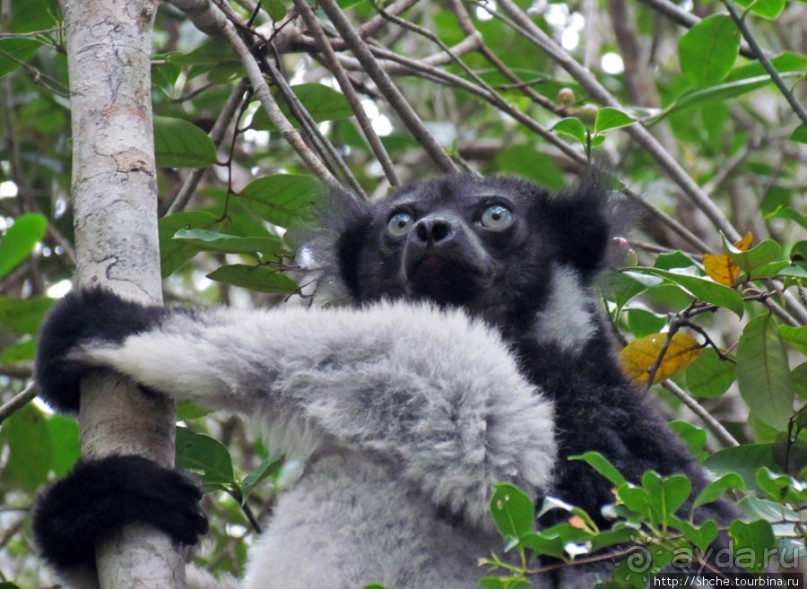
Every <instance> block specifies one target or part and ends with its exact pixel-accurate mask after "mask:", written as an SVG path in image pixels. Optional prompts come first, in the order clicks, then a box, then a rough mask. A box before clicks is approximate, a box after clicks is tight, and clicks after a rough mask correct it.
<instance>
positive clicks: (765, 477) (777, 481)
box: [757, 468, 801, 503]
mask: <svg viewBox="0 0 807 589" xmlns="http://www.w3.org/2000/svg"><path fill="white" fill-rule="evenodd" d="M794 483H795V484H796V485H798V486H799V487H801V484H800V483H796V482H795V481H794V480H793V479H792V478H791V477H789V476H788V475H786V474H777V473H774V472H773V471H771V470H770V469H769V468H760V469H759V470H758V471H757V484H758V485H759V488H760V489H762V490H763V491H765V493H767V494H768V497H770V498H771V499H772V500H773V501H776V502H779V503H781V502H783V501H786V500H791V501H792V500H795V501H794V502H799V497H798V493H794V492H793V487H794ZM789 495H790V496H789Z"/></svg>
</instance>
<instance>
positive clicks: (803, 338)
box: [0, 322, 807, 356]
mask: <svg viewBox="0 0 807 589" xmlns="http://www.w3.org/2000/svg"><path fill="white" fill-rule="evenodd" d="M0 323H2V322H0ZM779 333H780V334H781V335H782V339H783V340H784V341H785V343H786V344H787V345H789V346H790V347H792V348H795V349H796V350H798V351H799V352H801V353H802V354H804V355H805V356H807V327H805V326H802V327H791V326H790V325H780V326H779Z"/></svg>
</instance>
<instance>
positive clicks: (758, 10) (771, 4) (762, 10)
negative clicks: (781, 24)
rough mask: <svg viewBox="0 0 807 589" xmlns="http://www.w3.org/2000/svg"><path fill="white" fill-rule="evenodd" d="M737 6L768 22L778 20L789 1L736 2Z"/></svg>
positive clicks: (750, 0) (752, 0)
mask: <svg viewBox="0 0 807 589" xmlns="http://www.w3.org/2000/svg"><path fill="white" fill-rule="evenodd" d="M736 1H737V6H740V7H741V8H743V9H745V10H750V11H751V12H752V13H754V14H756V15H757V16H761V17H762V18H766V19H768V20H776V19H777V18H778V17H779V15H780V14H782V11H783V10H784V9H785V4H786V1H787V0H736Z"/></svg>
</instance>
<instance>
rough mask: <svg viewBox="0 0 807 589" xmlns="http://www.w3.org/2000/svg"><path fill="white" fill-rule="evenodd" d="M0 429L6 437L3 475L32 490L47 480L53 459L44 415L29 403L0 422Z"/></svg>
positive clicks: (27, 489)
mask: <svg viewBox="0 0 807 589" xmlns="http://www.w3.org/2000/svg"><path fill="white" fill-rule="evenodd" d="M2 432H3V435H4V436H5V438H6V439H7V440H8V461H7V462H6V465H5V469H4V470H3V477H4V478H6V477H7V478H8V479H9V480H11V481H15V482H17V483H19V485H20V486H22V487H23V488H24V489H25V490H26V491H29V492H33V491H35V490H36V489H38V488H39V487H41V486H42V484H43V483H44V482H45V481H46V480H47V478H48V472H49V471H50V466H51V459H52V455H51V449H50V437H49V435H48V426H47V423H46V422H45V416H44V415H43V414H42V412H41V411H40V410H39V409H37V408H36V407H35V406H34V405H33V404H32V403H29V404H28V405H25V406H24V407H22V408H20V409H18V410H17V411H16V412H15V413H14V414H13V415H12V416H11V417H9V418H8V419H6V420H5V421H4V422H3V430H2Z"/></svg>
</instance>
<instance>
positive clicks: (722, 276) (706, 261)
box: [703, 231, 754, 286]
mask: <svg viewBox="0 0 807 589" xmlns="http://www.w3.org/2000/svg"><path fill="white" fill-rule="evenodd" d="M753 240H754V234H753V233H751V232H750V231H749V232H748V233H746V234H745V235H743V238H742V239H741V240H740V241H738V242H737V243H735V244H734V247H736V248H737V249H738V250H740V251H741V252H746V251H748V248H750V247H751V242H752V241H753ZM703 269H704V270H706V274H707V275H708V276H709V278H711V279H712V280H714V281H715V282H719V283H720V284H724V285H726V286H734V283H735V282H736V281H737V277H738V276H739V275H740V267H739V266H738V265H737V264H735V263H734V262H732V261H731V258H729V257H728V256H727V255H726V254H704V256H703Z"/></svg>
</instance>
